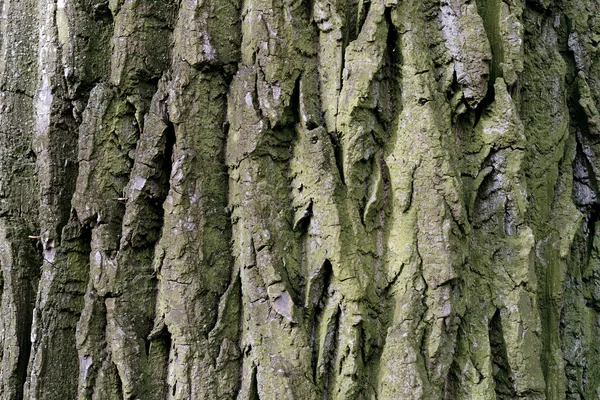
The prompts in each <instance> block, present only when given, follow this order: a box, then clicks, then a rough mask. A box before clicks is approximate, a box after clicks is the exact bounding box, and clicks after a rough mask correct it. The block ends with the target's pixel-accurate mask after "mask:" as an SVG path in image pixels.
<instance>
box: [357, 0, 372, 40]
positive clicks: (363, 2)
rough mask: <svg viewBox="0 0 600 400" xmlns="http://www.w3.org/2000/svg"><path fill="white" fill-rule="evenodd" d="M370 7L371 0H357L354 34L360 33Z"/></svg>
mask: <svg viewBox="0 0 600 400" xmlns="http://www.w3.org/2000/svg"><path fill="white" fill-rule="evenodd" d="M370 8H371V0H358V13H357V16H356V36H358V35H360V32H361V31H362V27H363V25H364V24H365V21H366V19H367V15H369V10H370Z"/></svg>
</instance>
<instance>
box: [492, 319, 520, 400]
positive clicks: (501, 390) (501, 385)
mask: <svg viewBox="0 0 600 400" xmlns="http://www.w3.org/2000/svg"><path fill="white" fill-rule="evenodd" d="M489 338H490V348H491V353H492V362H493V368H492V369H493V376H494V382H495V384H496V385H495V386H496V387H495V391H496V396H497V397H498V398H499V399H504V398H511V399H512V398H516V397H517V394H516V391H515V388H514V382H513V381H512V379H511V371H510V365H509V363H508V355H507V352H506V343H505V342H504V334H503V332H502V322H501V316H500V310H499V309H497V310H496V312H495V313H494V316H493V317H492V319H491V321H490V326H489Z"/></svg>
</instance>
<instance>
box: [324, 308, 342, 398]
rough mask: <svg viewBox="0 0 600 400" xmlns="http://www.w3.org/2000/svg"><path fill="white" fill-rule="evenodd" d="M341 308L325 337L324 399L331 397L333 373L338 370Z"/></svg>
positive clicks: (337, 311)
mask: <svg viewBox="0 0 600 400" xmlns="http://www.w3.org/2000/svg"><path fill="white" fill-rule="evenodd" d="M341 312H342V311H341V309H340V308H339V306H338V309H337V310H336V312H335V315H334V316H333V323H332V326H331V329H328V332H327V337H326V339H325V344H326V345H328V346H327V347H326V348H325V349H323V351H322V354H323V357H324V358H325V362H324V364H325V371H323V376H322V377H321V384H322V387H323V400H327V399H328V398H329V394H330V391H331V390H332V384H333V383H334V379H335V375H334V374H333V373H334V372H335V371H336V367H335V366H336V361H337V348H338V341H339V337H338V336H339V334H340V314H341ZM332 375H333V376H332Z"/></svg>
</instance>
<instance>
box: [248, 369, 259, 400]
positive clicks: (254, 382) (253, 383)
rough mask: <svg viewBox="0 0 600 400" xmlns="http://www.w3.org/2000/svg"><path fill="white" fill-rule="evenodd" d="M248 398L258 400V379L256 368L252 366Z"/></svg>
mask: <svg viewBox="0 0 600 400" xmlns="http://www.w3.org/2000/svg"><path fill="white" fill-rule="evenodd" d="M248 400H260V396H259V395H258V379H257V368H256V366H253V367H252V377H251V378H250V393H249V397H248Z"/></svg>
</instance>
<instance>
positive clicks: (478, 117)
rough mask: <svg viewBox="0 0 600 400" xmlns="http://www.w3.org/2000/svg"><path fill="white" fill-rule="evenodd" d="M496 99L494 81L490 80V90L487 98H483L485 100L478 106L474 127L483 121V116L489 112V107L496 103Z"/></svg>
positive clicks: (486, 95)
mask: <svg viewBox="0 0 600 400" xmlns="http://www.w3.org/2000/svg"><path fill="white" fill-rule="evenodd" d="M494 99H495V89H494V82H492V80H491V79H490V80H489V81H488V90H487V93H486V94H485V97H484V98H483V100H481V102H480V103H479V104H478V105H477V108H475V110H474V111H475V119H474V121H473V126H477V124H478V123H479V120H481V117H482V116H483V114H484V113H485V112H486V111H487V109H488V107H489V106H490V105H491V104H492V103H493V102H494Z"/></svg>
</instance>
